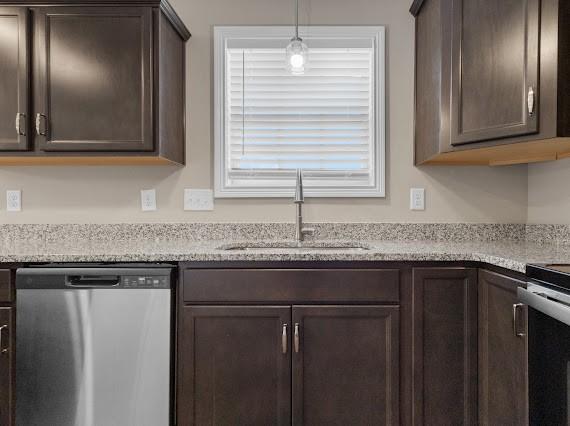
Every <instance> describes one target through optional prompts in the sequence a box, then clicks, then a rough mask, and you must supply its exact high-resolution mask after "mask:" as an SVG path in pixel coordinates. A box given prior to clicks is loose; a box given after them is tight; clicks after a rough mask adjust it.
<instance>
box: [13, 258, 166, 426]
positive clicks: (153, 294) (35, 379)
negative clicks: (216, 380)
mask: <svg viewBox="0 0 570 426" xmlns="http://www.w3.org/2000/svg"><path fill="white" fill-rule="evenodd" d="M172 270H173V269H172V267H171V266H170V265H158V264H156V265H146V264H142V265H129V264H125V265H85V266H82V265H80V266H78V265H48V266H41V267H28V268H22V269H18V271H17V274H16V336H17V339H16V425H17V426H40V425H41V426H44V425H45V426H48V425H49V426H51V425H58V426H100V425H103V426H115V425H117V426H119V425H120V426H131V425H132V426H135V425H136V426H147V425H148V426H162V425H169V424H170V423H171V398H170V394H171V389H172V386H171V336H172V333H171V306H172V297H171V277H172Z"/></svg>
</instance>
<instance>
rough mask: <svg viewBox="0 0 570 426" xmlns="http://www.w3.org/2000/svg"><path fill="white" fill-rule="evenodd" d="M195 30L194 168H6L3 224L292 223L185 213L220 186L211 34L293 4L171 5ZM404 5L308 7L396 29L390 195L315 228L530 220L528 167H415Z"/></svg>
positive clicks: (334, 210)
mask: <svg viewBox="0 0 570 426" xmlns="http://www.w3.org/2000/svg"><path fill="white" fill-rule="evenodd" d="M171 2H172V4H173V6H174V7H175V9H176V10H177V11H178V12H179V14H180V16H181V17H182V19H183V20H184V21H185V22H186V24H187V25H188V27H189V28H190V30H191V32H192V35H193V37H192V39H191V40H190V42H189V43H188V54H189V55H188V56H189V57H188V67H187V68H188V76H187V83H188V88H187V90H188V93H187V98H188V106H187V113H188V117H187V120H188V123H187V128H188V132H187V146H188V149H187V152H188V162H187V166H186V167H185V168H177V167H155V168H150V167H140V168H139V167H81V168H79V167H68V168H63V167H62V168H47V167H46V168H42V167H21V168H2V169H0V194H1V197H0V222H123V221H138V222H140V221H290V220H292V219H293V206H292V203H291V202H290V201H289V200H275V199H265V200H243V199H242V200H220V201H217V202H216V205H215V210H214V211H213V212H185V211H183V209H182V195H183V189H184V188H211V187H212V186H213V176H212V170H211V168H212V134H213V132H212V87H211V76H212V55H211V53H212V26H213V25H216V24H218V25H241V24H243V25H247V24H249V25H262V24H281V25H283V24H290V23H291V21H292V11H293V9H292V7H293V0H171ZM409 3H410V2H409V1H405V0H301V6H302V16H301V21H302V23H307V22H309V23H310V24H333V25H340V24H365V25H378V24H382V25H386V27H387V95H388V100H387V107H388V108H387V110H388V116H387V123H388V128H387V187H386V188H387V197H386V198H385V199H357V200H355V199H347V200H341V199H329V200H324V199H321V200H308V202H307V208H306V217H307V219H308V220H315V221H317V220H327V221H411V222H429V221H437V222H459V221H468V222H524V221H525V220H526V206H527V195H528V193H527V167H526V166H515V167H508V168H487V167H464V168H455V167H441V168H437V167H433V168H432V167H427V168H415V167H413V165H412V161H413V160H412V158H413V155H412V152H413V65H414V54H413V51H414V37H413V35H414V25H413V19H412V17H411V15H410V14H409V12H408V7H409ZM410 187H425V188H426V198H427V201H426V205H427V209H426V210H425V211H424V212H411V211H410V210H409V189H410ZM18 188H21V189H22V190H23V205H24V211H23V212H21V213H17V214H15V213H10V214H8V213H6V212H5V197H4V193H5V192H4V191H5V190H6V189H18ZM142 188H156V189H157V197H158V208H159V209H158V211H157V212H152V213H142V212H140V209H139V190H140V189H142Z"/></svg>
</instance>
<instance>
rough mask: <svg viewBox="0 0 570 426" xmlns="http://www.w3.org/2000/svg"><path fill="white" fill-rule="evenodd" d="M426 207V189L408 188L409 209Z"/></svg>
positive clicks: (423, 208)
mask: <svg viewBox="0 0 570 426" xmlns="http://www.w3.org/2000/svg"><path fill="white" fill-rule="evenodd" d="M425 209H426V190H425V189H424V188H410V210H425Z"/></svg>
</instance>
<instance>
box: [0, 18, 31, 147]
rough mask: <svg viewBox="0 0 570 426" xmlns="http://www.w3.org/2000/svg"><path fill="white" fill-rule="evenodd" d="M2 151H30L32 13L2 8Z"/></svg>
mask: <svg viewBox="0 0 570 426" xmlns="http://www.w3.org/2000/svg"><path fill="white" fill-rule="evenodd" d="M0 39H1V42H0V94H1V95H0V98H1V102H0V151H23V150H26V149H28V134H29V131H28V127H29V126H28V123H29V117H28V87H29V84H28V10H27V9H26V8H22V7H0Z"/></svg>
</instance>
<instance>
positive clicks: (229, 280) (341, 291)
mask: <svg viewBox="0 0 570 426" xmlns="http://www.w3.org/2000/svg"><path fill="white" fill-rule="evenodd" d="M182 298H183V301H184V302H191V303H195V302H197V303H202V302H208V303H215V302H220V303H227V302H230V303H231V302H236V303H243V302H253V303H255V302H264V303H279V302H282V303H292V302H296V303H299V302H316V303H318V302H324V303H331V302H344V303H350V302H354V303H366V302H371V303H372V302H389V303H390V302H392V303H397V302H398V301H399V299H400V296H399V270H397V269H369V270H351V269H310V270H307V269H271V270H268V269H187V270H186V271H184V275H183V282H182Z"/></svg>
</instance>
